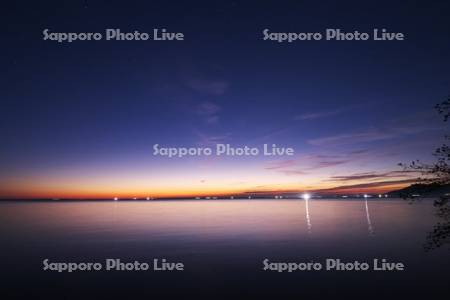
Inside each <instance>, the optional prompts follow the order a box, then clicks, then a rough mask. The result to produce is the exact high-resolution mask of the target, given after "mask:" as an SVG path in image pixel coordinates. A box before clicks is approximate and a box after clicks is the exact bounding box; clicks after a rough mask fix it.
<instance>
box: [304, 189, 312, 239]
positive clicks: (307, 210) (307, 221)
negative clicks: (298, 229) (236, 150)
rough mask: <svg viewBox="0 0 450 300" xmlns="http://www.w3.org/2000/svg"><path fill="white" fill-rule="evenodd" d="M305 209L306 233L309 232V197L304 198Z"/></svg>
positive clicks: (310, 226)
mask: <svg viewBox="0 0 450 300" xmlns="http://www.w3.org/2000/svg"><path fill="white" fill-rule="evenodd" d="M305 210H306V226H307V228H308V233H309V234H311V228H312V225H311V218H310V217H309V198H305Z"/></svg>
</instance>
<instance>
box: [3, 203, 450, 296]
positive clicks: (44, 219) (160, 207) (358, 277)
mask: <svg viewBox="0 0 450 300" xmlns="http://www.w3.org/2000/svg"><path fill="white" fill-rule="evenodd" d="M436 221H437V219H436V217H435V216H434V208H433V206H432V201H431V200H423V201H420V202H417V203H415V204H413V205H409V204H408V203H407V202H406V201H403V200H392V199H389V200H369V201H364V200H345V201H342V200H315V199H313V200H309V201H304V200H298V199H296V200H289V199H288V200H251V201H248V200H214V201H206V200H203V201H202V200H199V201H145V202H143V201H127V202H125V201H123V202H121V201H108V202H98V201H86V202H36V203H26V202H4V203H0V225H1V227H0V232H1V235H0V242H1V245H2V251H1V257H2V262H3V271H4V272H2V277H4V278H2V281H3V282H9V284H10V287H11V288H10V289H9V292H11V293H14V294H16V295H17V293H18V294H20V293H25V292H26V291H33V292H35V293H46V294H47V295H48V293H49V292H50V291H51V292H53V293H55V296H57V295H60V296H61V295H62V298H64V297H66V298H71V297H74V298H76V297H84V296H86V295H85V294H83V293H85V292H83V291H87V290H89V291H90V292H89V293H90V294H89V295H96V297H99V296H118V295H122V294H123V295H129V294H130V293H136V294H140V295H141V294H143V293H144V294H147V295H156V294H161V293H169V294H170V293H176V294H177V295H188V294H189V293H196V294H197V295H208V296H211V295H215V296H217V295H229V296H236V295H239V296H255V295H274V296H276V295H278V296H279V295H285V296H299V295H317V294H323V295H326V294H327V295H335V293H353V292H367V291H369V290H370V291H371V293H372V294H374V295H378V296H383V297H388V296H393V295H414V296H418V295H422V294H423V295H430V294H436V293H440V292H442V291H443V290H442V289H444V290H448V284H447V282H448V275H450V274H449V271H448V270H449V267H450V260H449V258H450V255H449V251H448V249H438V250H435V251H431V252H425V251H424V249H423V245H424V242H425V238H426V234H427V232H428V231H430V230H431V229H432V227H433V225H434V224H435V222H436ZM45 258H48V259H50V260H52V261H76V262H81V261H101V262H103V261H104V259H105V258H120V259H121V260H123V261H134V260H139V261H141V262H151V261H152V259H153V258H166V259H167V260H171V261H180V262H183V263H184V264H185V269H186V271H184V272H179V273H174V272H166V273H155V272H90V273H88V272H78V273H71V274H65V273H63V274H58V273H51V272H44V271H42V270H41V269H42V260H43V259H45ZM265 258H268V259H270V260H271V261H295V262H307V261H319V262H324V260H325V259H326V258H340V259H341V260H343V261H354V260H358V261H361V262H363V261H369V262H371V261H372V260H373V258H386V259H388V260H390V261H395V262H402V263H404V264H405V265H406V267H407V270H406V271H404V272H396V273H394V272H390V273H389V272H325V271H321V272H296V273H281V274H280V273H275V272H267V271H262V267H263V264H262V261H263V260H264V259H265ZM5 270H6V271H5ZM24 286H26V287H27V289H24ZM438 286H440V289H438V288H437V287H438Z"/></svg>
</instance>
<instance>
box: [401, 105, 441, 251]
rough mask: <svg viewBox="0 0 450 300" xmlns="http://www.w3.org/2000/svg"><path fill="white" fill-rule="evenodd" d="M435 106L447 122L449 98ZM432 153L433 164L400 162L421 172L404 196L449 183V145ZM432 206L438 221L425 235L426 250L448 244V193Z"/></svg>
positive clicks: (410, 168)
mask: <svg viewBox="0 0 450 300" xmlns="http://www.w3.org/2000/svg"><path fill="white" fill-rule="evenodd" d="M435 108H436V110H437V111H438V112H439V114H440V115H442V116H443V118H444V122H447V121H448V119H449V118H450V98H448V99H447V100H445V101H444V102H442V103H439V104H437V105H436V106H435ZM445 139H446V140H447V141H448V140H450V136H449V135H446V136H445ZM433 155H434V156H435V157H436V161H435V162H434V163H433V164H424V163H422V162H420V161H418V160H416V161H413V162H412V163H411V164H409V165H404V164H400V166H403V167H404V168H405V169H409V170H414V171H418V172H420V173H421V174H422V176H421V177H420V178H419V179H418V182H419V184H416V185H413V186H411V189H409V190H408V192H407V193H406V194H403V197H404V198H408V199H413V198H412V193H418V194H426V193H427V192H429V191H432V190H436V189H439V188H440V187H442V186H445V185H449V184H450V147H449V146H448V145H447V144H443V145H442V146H441V147H439V148H437V149H436V150H435V151H434V153H433ZM434 206H435V207H436V209H437V211H436V215H437V216H438V217H439V219H440V221H439V222H438V223H437V224H436V225H435V226H434V227H433V230H432V231H431V232H429V233H428V235H427V241H426V244H425V245H424V246H425V249H426V250H431V249H435V248H439V247H442V246H444V245H448V244H450V195H448V194H444V195H441V196H440V197H439V198H438V199H436V200H435V201H434Z"/></svg>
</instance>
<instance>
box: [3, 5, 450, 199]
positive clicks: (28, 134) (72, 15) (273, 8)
mask: <svg viewBox="0 0 450 300" xmlns="http://www.w3.org/2000/svg"><path fill="white" fill-rule="evenodd" d="M169 2H170V1H151V3H146V4H142V3H140V4H137V2H136V3H134V2H133V1H127V2H123V3H121V2H119V1H112V2H110V1H96V3H93V2H91V1H72V2H71V4H62V3H59V4H55V3H51V4H45V3H44V2H42V3H41V2H36V3H32V4H27V5H23V4H20V3H19V4H13V3H9V4H8V5H9V7H5V9H4V12H3V13H4V14H5V16H4V17H3V19H5V21H6V22H7V24H8V25H7V27H6V33H5V34H4V35H3V37H2V38H3V47H2V52H3V55H2V57H3V58H4V67H3V70H4V71H3V72H2V73H1V75H0V76H1V81H2V82H3V89H2V91H1V94H2V95H1V103H2V109H1V118H0V134H1V144H2V146H1V147H0V165H1V168H0V197H3V198H6V197H61V198H62V197H114V196H119V197H142V196H153V197H160V196H182V195H185V196H186V195H188V196H189V195H216V194H238V193H246V192H256V193H260V192H271V191H276V192H280V191H299V192H301V191H305V190H310V191H318V190H327V191H329V192H341V193H361V192H376V193H378V192H385V191H389V190H393V189H396V188H399V187H402V186H406V185H408V184H409V183H410V182H411V180H412V178H413V177H414V174H411V173H403V172H400V171H401V169H400V168H399V167H398V166H397V164H398V163H399V162H409V161H411V160H414V159H422V160H424V161H430V159H431V153H432V151H433V149H434V148H435V147H437V146H439V145H440V143H442V141H443V139H442V137H443V135H444V134H445V132H446V130H445V129H446V128H445V126H444V125H445V124H443V122H442V121H441V119H440V118H439V117H438V116H437V114H436V112H435V111H434V109H433V106H434V105H435V104H436V103H438V102H440V101H443V100H445V99H446V97H447V96H448V95H449V94H450V75H449V74H450V73H449V70H450V39H449V36H450V22H449V20H448V16H449V15H450V6H449V4H446V3H445V2H444V1H442V2H441V3H440V2H439V1H436V2H426V1H423V2H417V3H413V1H411V2H407V3H406V2H405V3H404V4H393V3H391V2H386V3H383V2H382V1H374V2H372V3H369V2H367V3H359V2H354V3H346V4H343V3H341V2H339V4H338V3H337V2H336V3H335V2H334V1H333V2H331V1H330V2H327V1H322V2H321V4H312V2H311V1H289V2H285V3H284V4H283V3H281V2H279V1H274V2H273V4H261V3H259V1H255V2H248V1H246V2H245V3H243V2H241V1H223V3H222V4H220V2H216V3H213V2H212V1H208V2H204V3H203V2H195V5H194V3H192V2H189V3H188V2H187V1H185V2H182V1H179V3H178V4H175V3H174V2H172V3H170V4H169ZM45 28H48V29H49V30H51V31H53V32H102V33H103V32H104V30H105V29H106V28H120V29H121V31H123V32H127V31H134V30H138V31H141V32H152V30H153V28H166V29H167V30H168V31H172V32H183V33H184V35H185V40H184V41H177V42H161V41H89V42H87V41H85V42H80V41H78V42H77V41H76V42H72V43H57V42H55V41H44V40H42V37H43V34H42V31H43V30H44V29H45ZM265 28H269V29H270V30H271V31H274V32H316V31H319V32H323V31H324V30H325V29H326V28H341V29H342V30H344V31H353V30H358V31H364V32H372V30H373V29H374V28H386V29H388V30H389V31H394V32H403V33H404V34H405V35H406V40H405V41H302V42H295V43H291V44H289V43H277V42H275V41H264V40H262V37H263V34H262V31H263V30H264V29H265ZM215 143H229V144H231V145H232V146H236V147H240V146H245V145H247V146H252V147H262V144H264V143H268V144H272V143H275V144H277V145H279V146H284V147H293V148H294V149H295V156H291V157H278V158H273V157H272V158H271V157H264V156H257V157H244V158H242V157H241V158H237V157H214V156H212V157H188V158H186V157H185V158H178V159H176V158H164V157H157V156H156V157H155V156H153V155H152V147H153V145H154V144H160V145H163V146H167V147H202V146H212V145H214V144H215Z"/></svg>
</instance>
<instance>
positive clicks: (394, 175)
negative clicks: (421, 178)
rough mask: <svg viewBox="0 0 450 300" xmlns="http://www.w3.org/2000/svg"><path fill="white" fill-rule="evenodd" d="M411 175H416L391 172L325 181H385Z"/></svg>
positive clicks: (333, 178) (334, 178)
mask: <svg viewBox="0 0 450 300" xmlns="http://www.w3.org/2000/svg"><path fill="white" fill-rule="evenodd" d="M411 173H416V172H413V171H391V172H386V173H374V172H368V173H356V174H352V175H344V176H331V177H330V179H329V180H327V181H355V180H375V179H385V178H398V177H411V176H412V175H411Z"/></svg>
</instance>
